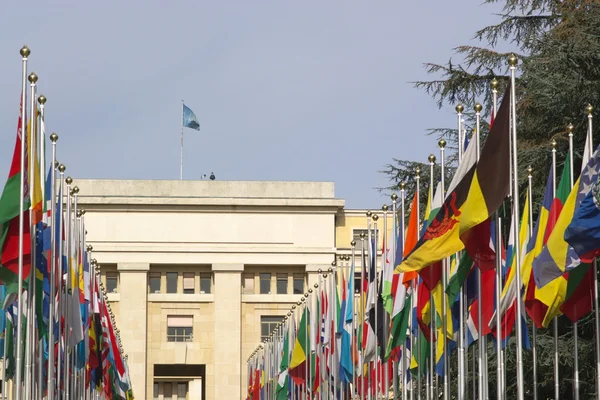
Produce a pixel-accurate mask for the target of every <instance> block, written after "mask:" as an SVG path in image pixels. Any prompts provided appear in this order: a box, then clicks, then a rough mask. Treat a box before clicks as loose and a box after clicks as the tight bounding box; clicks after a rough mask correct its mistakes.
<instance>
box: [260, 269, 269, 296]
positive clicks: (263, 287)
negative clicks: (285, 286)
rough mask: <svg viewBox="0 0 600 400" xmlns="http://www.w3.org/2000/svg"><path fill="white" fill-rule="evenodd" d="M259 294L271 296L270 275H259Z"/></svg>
mask: <svg viewBox="0 0 600 400" xmlns="http://www.w3.org/2000/svg"><path fill="white" fill-rule="evenodd" d="M260 294H271V274H269V273H262V274H260Z"/></svg>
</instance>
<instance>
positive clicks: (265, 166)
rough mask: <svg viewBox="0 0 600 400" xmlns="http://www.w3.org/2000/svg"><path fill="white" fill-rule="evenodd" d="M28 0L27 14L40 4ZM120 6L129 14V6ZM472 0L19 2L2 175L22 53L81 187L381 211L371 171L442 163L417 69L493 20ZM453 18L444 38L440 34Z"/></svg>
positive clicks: (378, 181) (1, 146)
mask: <svg viewBox="0 0 600 400" xmlns="http://www.w3.org/2000/svg"><path fill="white" fill-rule="evenodd" d="M36 3H37V4H36ZM124 3H127V4H124ZM481 3H482V2H481V0H478V1H474V0H462V1H461V2H456V1H454V2H452V1H447V0H430V1H390V0H382V1H377V2H364V1H362V2H359V1H345V2H333V1H331V2H316V1H314V2H291V1H241V0H240V1H220V2H209V1H191V0H190V1H172V2H165V1H156V0H145V1H143V2H142V1H137V2H133V1H132V2H114V1H113V2H110V1H109V2H77V1H53V2H33V4H34V5H33V6H32V7H28V8H29V9H35V13H34V14H33V16H28V12H27V8H25V7H23V6H21V5H20V4H19V3H18V2H10V3H8V4H6V5H5V6H4V7H3V10H2V14H3V23H2V25H0V32H1V35H0V54H2V60H3V62H2V63H1V64H0V93H2V95H1V96H0V126H1V127H2V132H3V133H2V134H1V135H0V160H2V161H1V162H0V176H2V177H5V176H6V175H7V174H8V167H9V164H10V159H11V157H12V151H13V148H14V140H15V132H16V124H17V118H18V112H19V94H20V73H21V72H20V68H21V60H20V56H19V49H20V48H21V46H23V45H24V44H27V45H28V46H29V47H30V49H31V52H32V53H31V56H30V62H29V71H30V72H31V71H34V72H36V73H37V74H38V75H39V77H40V80H39V82H38V83H39V92H38V93H43V94H45V95H46V96H47V97H48V103H47V107H46V125H47V129H48V131H49V132H50V131H55V132H57V133H58V134H59V136H60V139H59V147H58V159H59V160H60V161H61V162H63V163H64V164H65V165H66V166H67V174H68V175H71V176H72V177H73V178H74V179H76V178H109V179H179V164H180V134H181V100H185V103H186V105H187V106H188V107H190V108H191V109H192V110H193V111H194V112H195V113H196V115H197V117H198V119H199V121H200V124H201V130H200V131H199V132H197V131H194V130H189V129H186V131H185V146H184V152H185V156H184V159H185V165H184V178H185V179H200V178H201V175H202V174H210V172H214V173H215V174H216V176H217V179H221V180H299V181H334V182H335V184H336V196H337V197H340V198H344V199H345V200H346V205H347V207H350V208H378V207H380V206H381V204H383V202H384V201H387V197H384V196H381V195H380V194H379V193H378V191H377V190H376V189H375V188H376V187H381V186H385V185H386V184H387V180H386V178H385V176H383V175H382V174H381V173H379V172H378V171H379V170H381V169H382V168H383V166H384V165H385V164H386V163H388V162H390V161H391V159H392V158H393V157H395V158H400V159H405V158H408V159H414V160H422V161H426V159H427V156H428V155H429V153H431V152H437V145H436V142H437V141H436V139H435V138H432V137H428V136H426V135H425V132H426V130H427V128H432V127H440V126H452V125H453V124H454V123H455V113H454V109H453V107H447V108H443V109H441V110H440V109H438V108H437V106H436V104H435V101H434V100H433V99H431V98H430V97H429V96H428V95H426V94H425V93H423V92H422V91H419V90H417V89H415V88H414V87H413V85H412V83H411V82H412V81H415V80H419V79H425V78H427V75H426V73H425V70H424V68H423V63H424V62H440V63H445V62H447V61H448V59H449V58H450V57H452V56H453V55H454V54H453V51H452V49H453V48H454V47H456V46H458V45H461V44H468V43H475V42H473V41H472V40H471V38H472V37H473V34H474V32H475V31H476V30H477V29H479V28H481V27H484V26H486V25H488V24H490V23H494V22H497V21H498V17H497V16H495V15H493V14H494V13H497V12H498V11H499V10H500V8H499V7H498V5H492V6H490V5H485V4H483V5H482V4H481ZM449 22H450V23H451V25H452V27H449V26H448V24H449Z"/></svg>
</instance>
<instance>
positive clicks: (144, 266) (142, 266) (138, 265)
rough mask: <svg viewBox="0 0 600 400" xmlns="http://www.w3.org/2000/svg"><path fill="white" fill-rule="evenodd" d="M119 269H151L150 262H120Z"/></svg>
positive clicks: (140, 270)
mask: <svg viewBox="0 0 600 400" xmlns="http://www.w3.org/2000/svg"><path fill="white" fill-rule="evenodd" d="M117 270H118V271H136V272H148V271H150V264H149V263H118V264H117Z"/></svg>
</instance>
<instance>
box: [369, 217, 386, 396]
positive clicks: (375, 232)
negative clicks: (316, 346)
mask: <svg viewBox="0 0 600 400" xmlns="http://www.w3.org/2000/svg"><path fill="white" fill-rule="evenodd" d="M371 218H372V219H373V229H374V232H373V243H374V244H373V262H374V263H375V266H374V268H373V271H374V273H375V276H374V277H373V280H374V281H375V296H374V301H375V305H374V307H375V328H374V329H373V331H374V332H375V399H378V398H379V372H380V371H379V351H378V348H379V345H380V343H379V338H378V337H377V327H378V326H379V325H377V320H378V319H379V315H377V314H378V312H377V308H378V307H377V303H378V300H377V297H378V293H377V292H378V289H379V282H378V276H379V274H378V273H377V255H378V254H377V253H378V252H379V251H378V250H377V249H378V247H379V246H378V238H379V235H378V234H377V220H378V219H379V216H378V215H377V214H375V213H373V215H372V217H371ZM370 259H371V257H369V260H370ZM382 261H383V257H382ZM369 273H371V268H369ZM369 289H370V288H369Z"/></svg>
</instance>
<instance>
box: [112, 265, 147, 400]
mask: <svg viewBox="0 0 600 400" xmlns="http://www.w3.org/2000/svg"><path fill="white" fill-rule="evenodd" d="M117 269H118V271H119V279H120V281H121V285H120V293H119V310H120V312H119V326H118V328H119V330H120V331H121V341H122V342H123V349H124V350H125V353H126V354H127V355H128V356H129V358H128V359H127V364H128V366H129V375H130V376H131V385H132V386H133V393H135V397H136V398H140V399H145V398H146V384H147V380H146V371H147V367H146V363H147V360H148V359H147V356H146V355H147V343H146V342H147V338H148V332H147V327H148V320H147V318H148V284H147V282H148V271H149V270H150V264H147V263H120V264H118V265H117Z"/></svg>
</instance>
